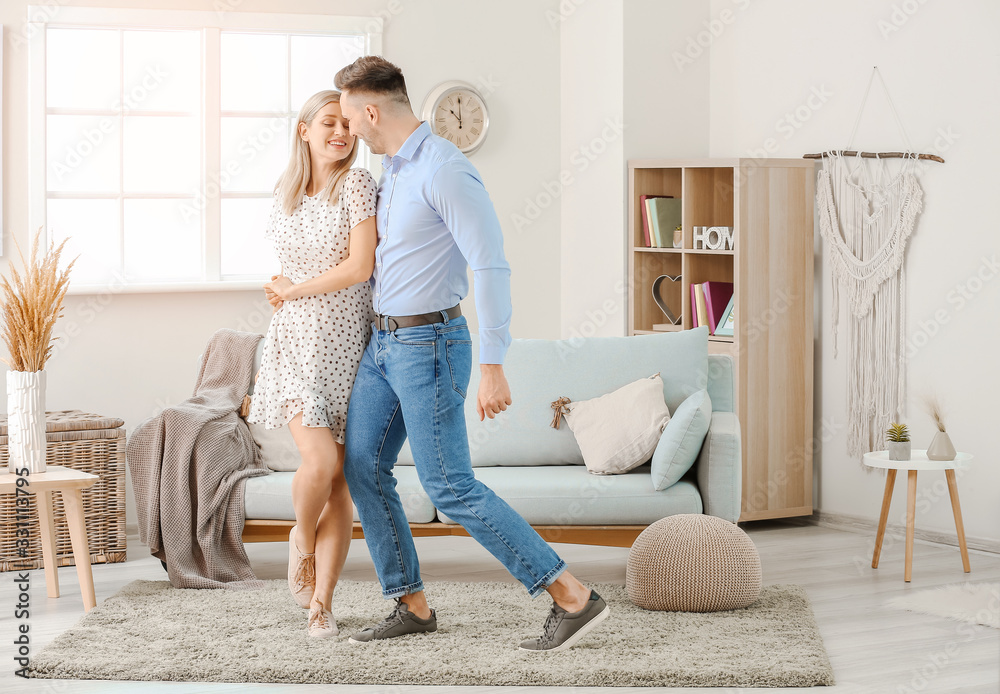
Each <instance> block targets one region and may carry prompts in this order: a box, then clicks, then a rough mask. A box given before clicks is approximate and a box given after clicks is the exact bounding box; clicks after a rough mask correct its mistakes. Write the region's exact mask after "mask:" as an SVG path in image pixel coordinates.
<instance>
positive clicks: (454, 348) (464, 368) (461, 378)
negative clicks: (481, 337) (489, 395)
mask: <svg viewBox="0 0 1000 694" xmlns="http://www.w3.org/2000/svg"><path fill="white" fill-rule="evenodd" d="M444 350H445V357H446V358H447V360H448V370H449V371H451V387H452V388H454V389H455V392H456V393H458V394H459V395H461V396H462V399H465V395H466V390H468V388H469V378H470V377H471V376H472V340H447V341H446V342H445V347H444Z"/></svg>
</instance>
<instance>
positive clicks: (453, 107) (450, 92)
mask: <svg viewBox="0 0 1000 694" xmlns="http://www.w3.org/2000/svg"><path fill="white" fill-rule="evenodd" d="M428 111H429V112H428V113H426V118H427V120H428V121H430V125H431V129H432V130H433V131H434V133H436V134H437V135H440V136H441V137H443V138H445V139H447V140H449V141H450V142H452V144H454V145H455V146H456V147H458V148H459V149H460V150H461V151H462V152H464V153H465V154H469V153H471V152H474V151H475V150H477V149H479V147H480V145H482V143H483V140H484V139H485V138H486V131H487V128H488V127H489V116H488V114H487V112H486V104H484V103H483V100H482V98H481V97H480V96H479V94H477V93H476V92H475V90H473V89H471V88H465V87H453V88H451V89H447V90H445V91H443V92H442V93H441V94H440V96H438V97H437V99H435V100H434V101H433V102H432V103H431V104H430V108H429V109H428Z"/></svg>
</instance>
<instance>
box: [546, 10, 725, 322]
mask: <svg viewBox="0 0 1000 694" xmlns="http://www.w3.org/2000/svg"><path fill="white" fill-rule="evenodd" d="M560 7H561V8H563V9H562V13H561V15H560V16H561V22H560V29H561V31H560V54H561V61H562V62H561V77H562V84H561V90H562V94H561V104H562V116H561V123H562V128H561V138H562V147H561V169H560V176H561V182H562V183H563V185H555V181H557V180H560V179H559V178H557V177H556V176H551V177H550V178H549V179H548V180H547V181H545V182H543V183H542V185H541V186H540V194H542V195H544V193H545V192H547V191H548V190H550V189H551V190H554V191H558V193H559V195H560V205H561V213H562V249H561V257H560V260H561V276H560V280H561V288H562V306H561V318H562V329H561V336H562V337H564V338H569V337H576V336H584V337H589V336H591V335H624V334H625V331H626V329H627V323H628V321H627V316H626V310H627V309H626V306H625V299H626V296H625V294H626V292H625V291H623V289H624V280H625V277H626V275H627V271H626V268H627V256H626V254H625V253H626V246H625V238H624V237H625V234H624V233H623V231H622V230H623V229H624V228H625V225H626V213H627V207H626V204H625V203H626V192H627V190H628V180H627V169H626V162H627V161H628V159H631V158H648V157H686V156H692V157H694V156H706V155H707V153H708V124H709V101H708V71H709V60H708V55H707V52H705V53H703V54H702V55H700V56H698V59H696V60H692V61H691V62H690V63H684V64H683V65H680V66H678V65H677V63H676V62H675V60H674V58H673V56H672V52H673V50H674V49H675V47H676V46H679V45H683V43H684V41H685V40H686V39H687V38H688V37H690V36H693V35H695V34H696V33H697V32H698V31H699V30H700V29H701V28H702V23H703V22H704V21H706V20H707V18H708V2H707V0H698V1H697V2H693V1H688V2H683V3H681V2H669V3H668V2H660V1H657V0H629V2H625V3H623V2H600V3H596V2H590V3H584V4H580V5H577V4H576V3H573V2H563V3H561V4H560ZM546 186H550V188H546ZM543 199H544V198H543Z"/></svg>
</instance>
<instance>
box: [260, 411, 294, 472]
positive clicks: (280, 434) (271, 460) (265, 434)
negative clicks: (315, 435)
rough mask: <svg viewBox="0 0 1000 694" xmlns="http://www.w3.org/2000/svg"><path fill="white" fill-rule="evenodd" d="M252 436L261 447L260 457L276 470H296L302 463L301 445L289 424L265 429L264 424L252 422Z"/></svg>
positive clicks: (265, 463)
mask: <svg viewBox="0 0 1000 694" xmlns="http://www.w3.org/2000/svg"><path fill="white" fill-rule="evenodd" d="M247 426H249V427H250V436H252V437H253V440H254V441H256V443H257V446H259V447H260V457H261V459H262V460H263V461H264V465H266V466H267V467H268V468H270V469H271V470H274V471H275V472H295V471H296V470H298V469H299V465H301V464H302V457H301V456H300V455H299V447H298V446H296V445H295V439H293V438H292V432H291V431H290V430H289V429H288V425H287V424H286V425H285V426H283V427H281V428H279V429H265V428H264V425H263V424H250V423H249V422H247Z"/></svg>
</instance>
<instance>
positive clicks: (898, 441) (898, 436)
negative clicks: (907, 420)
mask: <svg viewBox="0 0 1000 694" xmlns="http://www.w3.org/2000/svg"><path fill="white" fill-rule="evenodd" d="M885 435H886V438H888V439H889V460H909V459H910V431H909V429H907V428H906V425H905V424H900V423H899V422H893V423H892V424H891V425H889V428H888V429H887V430H886V432H885Z"/></svg>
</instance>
